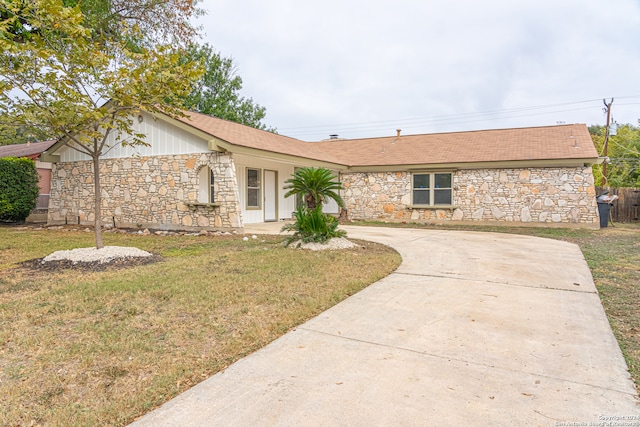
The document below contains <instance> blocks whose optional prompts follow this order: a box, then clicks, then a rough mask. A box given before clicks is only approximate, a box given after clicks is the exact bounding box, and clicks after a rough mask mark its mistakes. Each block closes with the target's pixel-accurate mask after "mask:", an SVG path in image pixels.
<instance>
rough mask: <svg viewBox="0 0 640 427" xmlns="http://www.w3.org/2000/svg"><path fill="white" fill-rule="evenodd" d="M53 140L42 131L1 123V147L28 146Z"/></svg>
mask: <svg viewBox="0 0 640 427" xmlns="http://www.w3.org/2000/svg"><path fill="white" fill-rule="evenodd" d="M46 139H51V138H50V137H49V136H48V135H47V134H46V132H43V131H42V130H41V129H33V128H27V127H25V126H16V125H12V124H9V123H7V124H2V123H0V145H12V144H26V143H27V142H39V141H44V140H46Z"/></svg>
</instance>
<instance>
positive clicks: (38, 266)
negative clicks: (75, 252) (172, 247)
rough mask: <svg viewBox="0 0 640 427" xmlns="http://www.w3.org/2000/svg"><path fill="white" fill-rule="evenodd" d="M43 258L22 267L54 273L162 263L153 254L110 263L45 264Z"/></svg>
mask: <svg viewBox="0 0 640 427" xmlns="http://www.w3.org/2000/svg"><path fill="white" fill-rule="evenodd" d="M42 260H43V258H36V259H30V260H27V261H23V262H21V263H20V265H21V266H22V267H23V268H27V269H29V270H37V271H48V272H54V271H59V270H79V271H106V270H120V269H124V268H129V267H135V266H138V265H147V264H153V263H156V262H160V261H162V257H161V256H160V255H156V254H153V255H151V256H145V257H121V258H115V259H112V260H111V261H108V262H100V261H91V262H79V261H70V260H57V261H47V262H43V261H42Z"/></svg>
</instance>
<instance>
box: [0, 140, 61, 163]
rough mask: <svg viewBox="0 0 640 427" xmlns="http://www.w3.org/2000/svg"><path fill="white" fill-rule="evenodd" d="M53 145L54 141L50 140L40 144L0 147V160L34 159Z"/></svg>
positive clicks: (30, 143)
mask: <svg viewBox="0 0 640 427" xmlns="http://www.w3.org/2000/svg"><path fill="white" fill-rule="evenodd" d="M55 143H56V140H53V139H52V140H49V141H42V142H29V143H27V144H14V145H0V158H2V157H29V158H32V159H35V158H37V157H38V156H39V155H40V154H42V152H43V151H45V150H47V149H48V148H49V147H51V146H52V145H53V144H55Z"/></svg>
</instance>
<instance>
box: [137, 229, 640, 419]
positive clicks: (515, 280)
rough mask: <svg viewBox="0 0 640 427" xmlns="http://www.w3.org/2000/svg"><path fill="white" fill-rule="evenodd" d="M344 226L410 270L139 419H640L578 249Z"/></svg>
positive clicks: (487, 236) (520, 239) (529, 240)
mask: <svg viewBox="0 0 640 427" xmlns="http://www.w3.org/2000/svg"><path fill="white" fill-rule="evenodd" d="M263 227H264V226H263ZM271 227H272V228H271V229H270V230H274V231H276V232H277V230H279V225H278V226H277V227H276V226H271ZM345 228H346V229H347V230H348V232H349V237H351V238H360V239H366V240H371V241H376V242H380V243H384V244H387V245H389V246H392V247H394V248H395V249H396V250H398V252H400V254H401V255H402V258H403V262H402V265H401V266H400V267H399V268H398V270H397V271H396V272H394V273H393V274H391V275H390V276H388V277H386V278H385V279H382V280H380V281H379V282H376V283H374V284H373V285H371V286H369V287H368V288H367V289H365V290H363V291H361V292H360V293H358V294H356V295H354V296H352V297H351V298H349V299H347V300H345V301H344V302H342V303H340V304H338V305H336V306H335V307H333V308H331V309H329V310H327V311H325V312H324V313H322V314H320V315H319V316H318V317H316V318H314V319H312V320H310V321H309V322H307V323H305V324H303V325H301V326H300V327H298V328H297V329H296V330H294V331H292V332H290V333H288V334H286V335H284V336H283V337H281V338H280V339H278V340H276V341H275V342H273V343H272V344H270V345H268V346H267V347H265V348H263V349H262V350H260V351H257V352H256V353H254V354H252V355H250V356H248V357H246V358H244V359H242V360H240V361H238V362H237V363H235V364H234V365H232V366H230V367H229V368H228V369H227V370H225V371H224V372H221V373H218V374H216V375H214V376H213V377H211V378H210V379H208V380H206V381H204V382H202V383H201V384H199V385H197V386H195V387H193V388H192V389H190V390H188V391H187V392H185V393H183V394H182V395H180V396H178V397H177V398H175V399H173V400H172V401H170V402H168V403H166V404H165V405H164V406H162V407H161V408H159V409H157V410H155V411H153V412H151V413H149V414H147V415H146V416H145V417H143V418H141V419H140V420H138V421H137V422H135V423H134V424H133V425H135V426H185V425H189V426H273V425H278V426H298V425H312V426H334V425H353V426H374V425H380V426H386V425H415V426H442V425H464V426H466V425H469V426H472V425H473V426H475V425H478V426H479V425H483V426H484V425H491V426H560V425H570V424H567V423H566V422H574V423H581V424H579V425H589V423H592V424H591V425H598V424H596V423H603V422H607V421H609V422H611V421H613V422H632V423H633V424H627V425H633V426H640V406H639V405H638V395H637V392H636V390H635V388H634V385H633V382H632V381H631V379H630V377H629V374H628V372H627V368H626V364H625V361H624V359H623V357H622V354H621V352H620V348H619V347H618V344H617V342H616V340H615V338H614V336H613V334H612V332H611V329H610V327H609V324H608V322H607V319H606V316H605V313H604V310H603V308H602V305H601V303H600V299H599V297H598V294H597V291H596V289H595V286H594V283H593V279H592V277H591V273H590V272H589V269H588V268H587V264H586V262H585V260H584V258H583V256H582V253H581V252H580V250H579V249H578V247H577V246H575V245H573V244H569V243H564V242H559V241H554V240H548V239H540V238H535V237H527V236H516V235H506V234H494V233H476V232H461V231H439V230H438V231H432V230H411V229H390V228H373V227H371V228H369V227H345ZM265 230H268V228H267V229H265V228H260V227H253V228H250V229H247V233H252V232H261V231H262V232H265ZM625 417H626V418H625ZM634 417H635V418H634ZM563 423H564V424H563ZM574 425H578V424H574ZM604 425H606V424H604ZM610 425H616V424H610ZM618 425H624V424H618Z"/></svg>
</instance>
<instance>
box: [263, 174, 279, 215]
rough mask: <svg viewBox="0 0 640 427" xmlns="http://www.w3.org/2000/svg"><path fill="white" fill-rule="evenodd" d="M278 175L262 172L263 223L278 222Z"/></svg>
mask: <svg viewBox="0 0 640 427" xmlns="http://www.w3.org/2000/svg"><path fill="white" fill-rule="evenodd" d="M277 177H278V174H277V172H276V171H269V170H265V171H264V221H265V222H267V221H277V220H278V212H277V209H278V180H277Z"/></svg>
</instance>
